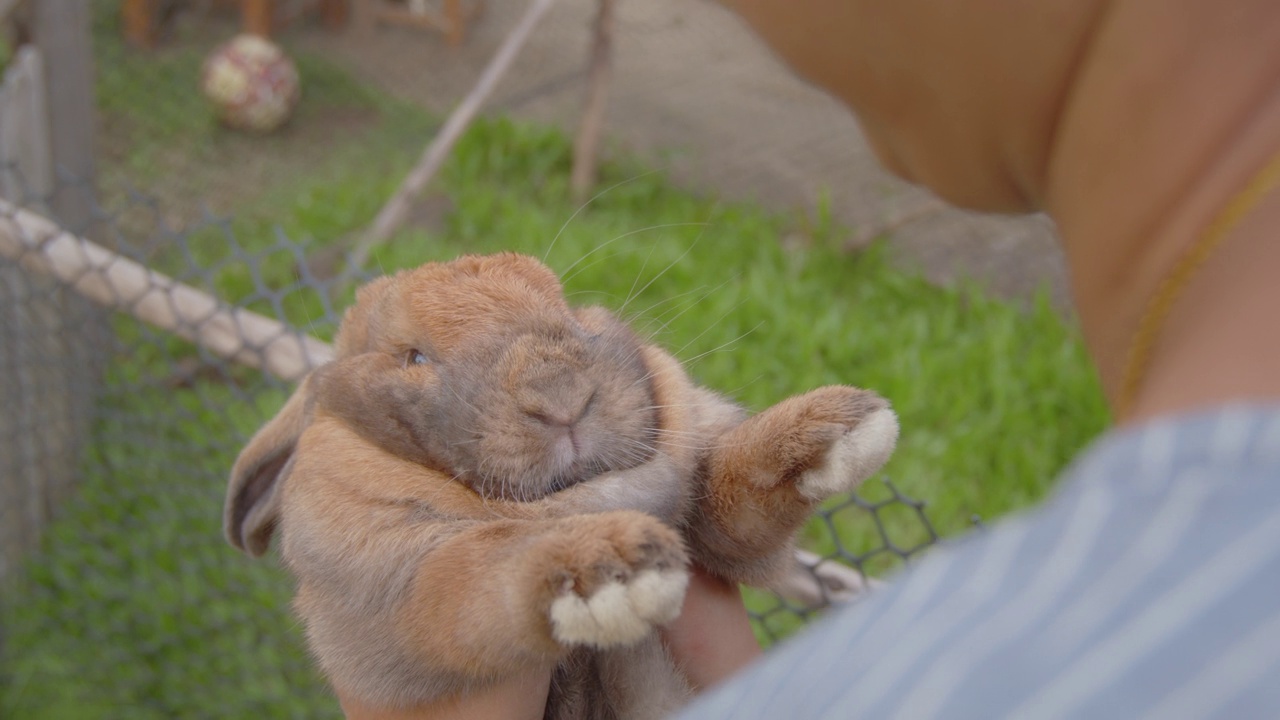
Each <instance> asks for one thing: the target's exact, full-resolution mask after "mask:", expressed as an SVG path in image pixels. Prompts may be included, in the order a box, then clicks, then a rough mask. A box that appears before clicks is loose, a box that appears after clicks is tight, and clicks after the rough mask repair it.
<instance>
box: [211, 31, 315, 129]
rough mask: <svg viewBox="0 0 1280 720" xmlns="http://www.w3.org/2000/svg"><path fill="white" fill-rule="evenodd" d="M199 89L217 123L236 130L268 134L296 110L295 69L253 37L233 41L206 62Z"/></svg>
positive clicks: (273, 47) (267, 44) (276, 49)
mask: <svg viewBox="0 0 1280 720" xmlns="http://www.w3.org/2000/svg"><path fill="white" fill-rule="evenodd" d="M200 89H201V91H202V92H203V93H204V95H205V97H207V98H209V100H210V101H211V102H212V103H213V105H214V108H216V110H217V112H218V118H219V119H220V120H222V122H223V123H225V124H227V125H228V126H230V127H233V128H236V129H238V130H248V131H250V132H270V131H272V130H275V129H276V128H278V127H280V126H281V125H283V124H284V122H285V121H286V120H288V119H289V115H290V114H291V113H292V112H293V109H294V107H295V106H296V105H297V104H298V97H299V95H300V94H301V86H300V84H299V82H298V69H297V68H296V67H294V64H293V61H292V60H290V59H289V57H288V56H287V55H285V54H284V52H283V51H281V50H280V48H279V47H277V46H276V45H275V44H274V43H272V42H270V41H269V40H265V39H263V38H260V37H257V36H255V35H237V36H236V37H235V38H233V39H232V40H231V41H230V42H228V43H226V44H225V45H222V46H220V47H218V48H217V49H216V50H214V51H213V52H212V53H210V54H209V57H207V58H205V61H204V67H203V69H202V72H201V75H200Z"/></svg>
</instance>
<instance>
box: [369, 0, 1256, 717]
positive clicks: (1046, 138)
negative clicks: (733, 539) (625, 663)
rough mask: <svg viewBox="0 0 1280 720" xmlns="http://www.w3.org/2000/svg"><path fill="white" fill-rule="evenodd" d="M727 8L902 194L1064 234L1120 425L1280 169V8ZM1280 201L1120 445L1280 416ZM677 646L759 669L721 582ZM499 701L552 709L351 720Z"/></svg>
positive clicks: (1202, 2)
mask: <svg viewBox="0 0 1280 720" xmlns="http://www.w3.org/2000/svg"><path fill="white" fill-rule="evenodd" d="M722 2H723V3H724V4H725V5H727V6H729V7H731V8H733V9H734V10H736V11H737V12H738V13H739V14H740V15H741V16H742V17H743V18H744V19H746V21H747V22H748V23H749V24H750V25H751V26H752V27H753V28H754V29H755V30H756V31H757V32H758V33H759V34H760V35H761V37H763V38H764V39H765V41H766V42H768V43H769V44H770V46H771V47H772V48H773V49H774V50H775V51H776V52H777V53H778V55H779V56H780V57H781V58H782V59H783V60H784V61H786V62H787V63H789V64H790V65H791V66H792V67H793V68H794V69H795V70H796V71H797V72H798V73H800V74H801V75H803V76H805V77H807V78H809V79H810V80H811V81H813V82H814V83H815V84H817V85H819V86H821V87H823V88H825V89H826V90H828V91H829V92H831V93H832V95H834V96H835V97H836V98H838V99H840V100H841V101H843V102H844V103H845V104H846V105H847V106H848V107H849V108H850V109H851V110H852V111H853V112H854V113H855V114H856V115H857V116H858V118H859V121H860V123H861V124H862V128H863V131H864V133H865V135H866V137H867V139H868V141H869V142H870V144H871V146H872V147H873V148H874V149H875V151H876V153H877V154H878V156H879V157H880V158H881V160H882V161H883V162H884V164H885V165H886V166H887V167H888V168H889V169H890V170H891V171H893V172H894V173H896V174H898V175H900V176H902V177H904V178H906V179H907V180H910V181H912V182H916V183H919V184H921V185H924V186H925V187H927V188H929V189H930V190H932V191H933V192H935V193H937V194H938V195H939V196H941V197H942V198H944V199H946V200H948V201H950V202H952V203H954V204H956V205H959V206H962V207H967V208H971V209H977V210H988V211H1005V212H1018V211H1044V212H1047V213H1048V214H1049V215H1050V216H1051V217H1052V218H1053V219H1054V221H1055V222H1056V223H1057V226H1058V230H1059V235H1060V240H1061V242H1062V245H1063V248H1064V251H1065V254H1066V257H1067V263H1068V266H1069V268H1070V272H1071V281H1072V293H1073V297H1074V301H1075V307H1076V310H1077V313H1078V316H1079V319H1080V324H1081V329H1082V333H1083V335H1084V339H1085V343H1086V345H1087V347H1088V349H1089V352H1090V355H1091V357H1092V359H1093V362H1094V364H1095V366H1096V367H1097V370H1098V373H1099V376H1100V377H1101V379H1102V383H1103V388H1104V391H1105V392H1106V393H1107V396H1108V398H1110V399H1111V401H1112V402H1113V404H1114V403H1115V401H1116V400H1117V399H1118V398H1119V396H1120V392H1121V385H1122V382H1123V374H1124V364H1125V358H1126V355H1127V353H1128V351H1129V346H1130V344H1131V343H1132V340H1133V336H1134V334H1135V332H1136V331H1137V328H1138V326H1139V324H1140V323H1141V320H1142V318H1143V316H1144V314H1145V313H1146V308H1147V305H1148V303H1149V302H1150V299H1151V297H1152V296H1153V294H1154V293H1155V292H1156V289H1157V287H1158V286H1159V284H1160V282H1161V280H1162V279H1163V278H1164V277H1165V276H1166V275H1167V274H1168V273H1169V271H1170V269H1171V268H1172V267H1173V266H1174V264H1175V262H1176V260H1177V259H1178V258H1179V257H1180V256H1181V254H1182V253H1183V252H1185V251H1186V249H1187V248H1188V247H1190V246H1191V245H1193V244H1194V243H1195V242H1196V241H1197V239H1198V238H1199V237H1200V236H1201V234H1202V233H1203V232H1204V230H1205V227H1206V226H1207V225H1208V224H1209V223H1210V222H1211V221H1212V219H1213V218H1214V217H1215V216H1216V215H1217V214H1218V213H1219V212H1220V210H1221V208H1222V207H1223V206H1224V205H1225V204H1226V203H1227V202H1228V201H1229V199H1230V198H1231V197H1232V196H1234V195H1235V194H1236V193H1238V192H1239V191H1240V190H1241V188H1242V186H1244V185H1245V184H1246V183H1247V182H1248V181H1249V179H1250V178H1251V177H1252V176H1253V174H1254V173H1255V172H1257V171H1258V169H1260V168H1261V167H1262V165H1263V164H1264V163H1265V162H1267V160H1268V159H1269V158H1271V157H1272V156H1274V155H1276V154H1277V153H1278V152H1280V42H1276V40H1275V38H1277V37H1280V3H1275V2H1274V0H1233V2H1231V3H1222V2H1217V1H1215V0H1126V1H1125V2H1118V1H1116V0H1037V2H1026V1H1025V0H952V1H951V2H946V3H939V2H927V1H926V0H896V1H895V2H885V1H884V0H722ZM851 141H852V139H851ZM1278 196H1280V193H1270V197H1268V198H1266V199H1264V200H1263V202H1262V203H1260V205H1259V206H1258V207H1257V208H1256V209H1255V210H1254V211H1253V212H1251V213H1249V214H1248V215H1247V216H1246V217H1245V218H1244V220H1243V221H1242V222H1241V223H1240V224H1239V225H1238V226H1236V227H1235V228H1234V229H1233V230H1232V231H1231V232H1230V233H1229V234H1228V236H1227V237H1226V239H1225V241H1224V242H1223V244H1222V246H1221V248H1220V249H1219V250H1217V251H1216V252H1215V253H1214V254H1213V255H1212V256H1211V258H1210V259H1209V260H1208V261H1207V262H1206V263H1205V264H1204V265H1203V266H1202V267H1201V268H1200V269H1199V270H1198V271H1197V273H1196V274H1195V275H1194V276H1193V278H1192V280H1191V281H1190V283H1189V284H1188V285H1187V286H1186V287H1185V289H1184V290H1183V291H1182V292H1181V293H1180V295H1179V298H1178V300H1177V301H1176V302H1175V303H1174V304H1173V306H1172V308H1171V310H1170V313H1169V315H1168V317H1167V319H1166V321H1165V322H1164V323H1163V329H1162V331H1161V333H1160V335H1159V337H1158V340H1157V342H1156V344H1155V346H1154V348H1153V353H1152V357H1151V362H1150V365H1149V367H1148V370H1147V372H1146V373H1145V375H1144V377H1143V380H1142V382H1141V383H1140V384H1139V386H1138V390H1137V393H1136V395H1135V397H1134V398H1133V402H1132V404H1130V405H1128V406H1126V407H1125V408H1123V409H1122V410H1121V411H1120V412H1117V415H1116V420H1117V422H1118V423H1120V424H1132V423H1135V422H1139V421H1142V420H1147V419H1150V418H1153V417H1157V416H1161V415H1168V414H1173V413H1179V412H1186V411H1190V410H1194V409H1197V408H1203V407H1208V406H1213V405H1219V404H1222V403H1225V402H1229V401H1233V400H1246V399H1247V400H1255V401H1260V400H1269V401H1275V400H1277V399H1280V372H1276V368H1280V323H1277V322H1276V317H1275V316H1276V315H1277V313H1280V282H1277V281H1276V277H1275V275H1276V269H1277V268H1280V241H1278V240H1277V235H1280V197H1278ZM710 619H714V620H715V621H714V622H712V621H711V620H710ZM664 637H665V639H666V641H667V645H668V647H669V648H670V649H671V650H672V652H673V655H674V656H675V657H676V658H677V661H678V662H680V663H681V664H682V666H683V667H684V668H685V669H686V671H687V672H688V673H689V674H690V676H691V678H693V679H694V680H695V684H696V685H698V686H707V685H711V684H714V683H716V682H719V681H721V680H723V679H725V678H726V677H728V676H729V675H731V674H732V673H734V672H736V671H737V670H738V669H740V668H741V667H742V666H743V665H745V664H747V663H748V662H750V661H751V660H753V659H754V658H755V656H756V653H755V652H752V651H750V647H749V646H751V647H753V642H754V641H753V640H751V631H750V627H749V625H748V624H747V621H746V616H745V613H744V612H743V610H742V604H741V601H740V600H739V598H738V596H737V594H736V593H735V592H733V589H732V588H726V587H725V586H723V585H722V584H720V585H717V584H716V583H715V582H714V581H710V580H709V579H704V580H700V581H698V582H696V583H695V584H694V585H692V586H691V588H690V591H689V595H688V597H687V598H686V602H685V612H684V614H683V615H682V616H681V617H680V618H679V619H678V620H677V621H676V623H675V624H673V626H672V627H670V628H668V629H667V630H666V632H665V635H664ZM522 692H523V694H522ZM495 699H500V700H502V701H505V702H506V703H507V704H499V705H493V704H490V705H488V706H487V708H488V709H489V710H490V711H491V712H493V713H494V715H493V716H494V717H497V716H506V717H519V716H521V715H520V713H524V715H525V716H528V717H539V716H540V714H532V713H535V711H536V713H540V712H541V708H542V703H543V702H544V701H545V694H544V693H541V690H539V692H530V691H528V690H527V689H524V690H523V691H520V689H519V688H516V689H515V690H513V689H512V688H509V687H504V688H498V689H496V690H495V691H493V692H490V693H480V694H477V695H476V696H473V697H470V698H466V699H463V700H461V701H459V702H457V703H453V704H451V705H450V706H449V707H447V708H426V709H422V710H421V711H418V712H416V713H414V714H411V715H400V716H395V715H378V714H361V715H350V717H352V718H357V719H359V720H373V719H374V718H391V717H417V718H437V719H444V718H450V719H451V718H462V717H476V716H477V715H466V714H465V712H467V710H468V704H469V703H493V702H495ZM494 708H501V710H500V712H499V711H498V710H495V709H494ZM459 713H462V714H459Z"/></svg>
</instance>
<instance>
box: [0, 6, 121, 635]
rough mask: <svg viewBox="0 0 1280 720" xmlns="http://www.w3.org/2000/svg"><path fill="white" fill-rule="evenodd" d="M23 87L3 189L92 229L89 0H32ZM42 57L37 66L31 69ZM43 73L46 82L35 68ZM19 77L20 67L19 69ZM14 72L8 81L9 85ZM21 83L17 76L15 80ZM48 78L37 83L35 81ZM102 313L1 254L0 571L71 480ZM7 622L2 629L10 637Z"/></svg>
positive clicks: (0, 152)
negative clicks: (4, 260)
mask: <svg viewBox="0 0 1280 720" xmlns="http://www.w3.org/2000/svg"><path fill="white" fill-rule="evenodd" d="M33 5H34V18H33V19H34V23H33V30H34V32H33V40H34V42H33V46H34V50H32V49H31V48H30V47H28V48H25V49H24V52H25V53H27V58H28V59H27V61H26V62H25V66H26V67H25V68H23V67H19V68H16V69H17V70H24V69H25V70H26V75H25V76H24V79H23V80H22V82H25V83H26V84H27V86H26V87H25V88H23V89H22V91H21V92H14V93H10V92H7V91H6V93H5V98H4V102H5V104H6V105H7V106H9V105H14V104H20V107H19V108H18V109H16V110H15V108H13V107H6V108H0V114H7V115H10V116H13V117H21V118H23V120H24V121H23V122H22V123H18V124H14V125H8V124H7V123H6V126H5V127H4V133H0V134H4V135H11V136H10V137H5V138H0V140H3V141H4V142H2V143H0V191H3V192H5V193H17V194H18V195H19V196H18V197H12V198H10V199H11V200H12V201H13V202H15V203H16V204H22V205H27V206H30V207H32V208H36V209H40V210H45V211H47V212H49V213H50V214H51V215H52V216H53V217H55V218H56V219H57V220H58V222H59V224H61V225H62V226H63V227H65V228H67V229H69V230H72V231H73V232H77V233H80V234H90V235H91V234H92V230H91V225H92V223H93V220H94V213H95V207H96V203H95V195H96V193H95V186H94V156H93V148H94V125H95V102H94V94H93V55H92V36H91V32H90V3H86V2H84V1H83V0H40V2H37V3H34V4H33ZM31 68H35V70H34V71H33V70H31ZM40 76H43V83H39V82H34V83H33V82H32V78H33V77H35V78H39V77H40ZM15 77H16V76H15ZM8 85H9V83H8V82H6V86H8ZM15 85H21V82H18V83H15ZM40 85H42V87H41V86H40ZM104 338H105V322H104V316H103V314H102V313H101V312H100V311H98V310H97V309H96V308H94V307H92V306H91V305H90V304H89V303H88V302H87V301H85V300H84V299H83V298H80V297H78V296H76V295H74V294H73V293H71V292H70V291H68V290H67V289H66V288H64V287H62V286H61V285H59V284H57V283H56V282H53V281H50V280H48V279H45V278H38V277H31V276H28V275H25V274H24V273H23V272H22V271H21V270H20V269H19V268H18V267H17V266H16V265H12V264H5V265H0V408H4V410H3V412H0V581H3V580H4V577H5V576H6V575H7V574H8V572H9V571H10V570H12V569H13V568H14V567H15V565H16V564H17V562H18V561H19V560H20V558H21V557H22V555H23V554H24V553H25V552H27V551H29V550H31V549H32V548H34V547H35V546H36V544H37V542H38V541H39V538H40V533H41V531H42V530H43V529H44V527H45V526H46V525H47V524H48V523H49V521H50V520H51V519H52V517H53V513H54V510H55V509H56V507H57V506H58V504H59V503H60V502H62V501H63V500H64V499H65V498H66V497H67V495H68V494H69V493H70V491H71V489H72V488H73V487H74V484H75V480H76V477H77V471H78V469H79V463H80V455H81V450H82V448H83V446H84V440H85V437H86V435H87V433H88V430H89V423H90V420H91V418H92V414H93V413H92V411H93V399H94V389H95V387H96V385H97V380H98V376H99V374H100V371H101V367H102V360H101V356H102V355H103V351H104V349H105V347H106V345H105V343H104ZM2 632H3V629H0V640H2V639H3V635H2Z"/></svg>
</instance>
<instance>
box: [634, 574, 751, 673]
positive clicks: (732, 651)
mask: <svg viewBox="0 0 1280 720" xmlns="http://www.w3.org/2000/svg"><path fill="white" fill-rule="evenodd" d="M659 632H660V634H661V637H662V642H663V643H664V644H665V645H666V647H667V651H668V652H669V653H671V657H672V659H673V660H675V662H676V665H677V666H678V667H679V668H680V669H681V670H682V671H683V672H684V673H685V676H686V677H687V678H688V680H689V684H690V685H691V686H693V689H694V690H702V689H704V688H707V687H710V686H711V685H714V684H716V683H718V682H720V681H722V680H724V679H725V678H727V677H729V676H730V675H733V674H734V673H736V672H737V671H738V670H740V669H742V668H743V667H744V666H746V665H748V664H749V663H751V661H753V660H755V659H756V658H757V657H759V656H760V654H761V651H760V644H759V643H758V642H757V641H756V637H755V633H753V632H752V631H751V621H750V619H749V618H748V616H747V608H746V606H745V605H743V604H742V595H741V592H740V591H739V589H738V586H737V585H733V584H731V583H727V582H725V581H723V580H720V579H718V578H715V577H712V576H710V575H708V574H707V573H705V572H703V571H702V570H701V569H699V568H691V570H690V578H689V590H688V592H687V593H686V594H685V598H684V609H683V610H682V611H681V612H680V616H679V617H678V618H676V619H675V620H674V621H673V622H672V623H671V624H670V625H668V626H666V627H664V628H662V629H661V630H660V631H659Z"/></svg>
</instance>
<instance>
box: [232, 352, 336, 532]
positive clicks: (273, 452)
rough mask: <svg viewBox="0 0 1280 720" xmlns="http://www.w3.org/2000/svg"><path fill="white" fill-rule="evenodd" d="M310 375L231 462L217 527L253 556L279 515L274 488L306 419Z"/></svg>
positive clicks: (309, 409)
mask: <svg viewBox="0 0 1280 720" xmlns="http://www.w3.org/2000/svg"><path fill="white" fill-rule="evenodd" d="M312 377H313V376H312V375H308V376H306V377H305V378H303V380H302V384H301V385H299V386H298V389H297V390H296V391H294V393H293V396H292V397H290V398H289V401H288V402H286V403H285V404H284V407H282V408H280V412H278V413H276V416H275V417H274V418H272V419H271V420H270V421H268V422H267V424H266V425H263V426H262V428H261V429H259V430H258V432H257V433H255V434H254V436H253V437H252V438H251V439H250V440H249V444H248V445H245V447H244V449H243V450H241V451H240V457H238V458H236V464H235V465H234V466H233V467H232V468H231V480H230V482H229V483H228V485H227V500H226V503H225V504H224V505H223V508H222V531H223V533H224V534H225V535H226V537H227V541H228V542H230V543H231V544H232V545H234V546H235V547H236V548H238V549H240V550H243V551H244V552H246V553H248V554H250V555H252V556H253V557H258V556H260V555H262V554H263V553H265V552H266V551H267V547H268V545H270V543H271V534H272V533H273V532H274V531H275V529H276V523H277V522H279V520H280V497H281V492H280V490H281V487H282V486H283V484H284V480H285V478H286V477H288V475H289V471H290V470H291V469H292V468H293V451H294V448H295V447H297V445H298V438H300V437H301V436H302V431H303V430H306V429H307V426H308V425H310V424H311V416H312V414H313V411H312V406H313V405H314V402H313V399H312V393H313V382H312Z"/></svg>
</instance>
